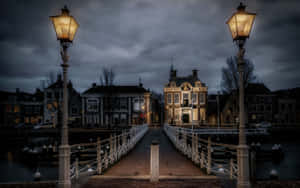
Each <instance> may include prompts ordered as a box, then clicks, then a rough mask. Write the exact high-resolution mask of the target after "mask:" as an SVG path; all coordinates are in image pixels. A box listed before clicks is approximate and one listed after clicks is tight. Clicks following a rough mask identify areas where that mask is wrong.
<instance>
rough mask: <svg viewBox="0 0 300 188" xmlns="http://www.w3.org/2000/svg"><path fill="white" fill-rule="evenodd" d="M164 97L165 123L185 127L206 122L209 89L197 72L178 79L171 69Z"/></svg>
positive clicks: (194, 71) (174, 71)
mask: <svg viewBox="0 0 300 188" xmlns="http://www.w3.org/2000/svg"><path fill="white" fill-rule="evenodd" d="M164 97H165V123H169V124H175V125H180V126H181V125H182V126H184V125H192V124H193V125H199V124H201V123H205V122H206V119H207V118H206V108H207V87H206V86H205V84H204V83H202V82H201V81H200V80H199V79H198V75H197V71H196V70H193V74H192V75H190V76H187V77H177V75H176V70H173V68H171V71H170V79H169V83H168V84H167V85H166V86H165V88H164Z"/></svg>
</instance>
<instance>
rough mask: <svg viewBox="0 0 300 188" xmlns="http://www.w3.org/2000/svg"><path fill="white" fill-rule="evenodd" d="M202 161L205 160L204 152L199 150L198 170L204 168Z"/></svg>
mask: <svg viewBox="0 0 300 188" xmlns="http://www.w3.org/2000/svg"><path fill="white" fill-rule="evenodd" d="M204 160H205V154H204V151H203V150H201V159H200V168H204V167H205V165H204Z"/></svg>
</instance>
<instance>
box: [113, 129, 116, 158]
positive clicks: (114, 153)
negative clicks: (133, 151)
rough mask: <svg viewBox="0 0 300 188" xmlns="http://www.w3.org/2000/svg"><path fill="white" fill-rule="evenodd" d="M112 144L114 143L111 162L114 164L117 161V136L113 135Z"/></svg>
mask: <svg viewBox="0 0 300 188" xmlns="http://www.w3.org/2000/svg"><path fill="white" fill-rule="evenodd" d="M113 143H114V145H113V146H114V152H113V162H115V161H116V160H117V134H114V138H113Z"/></svg>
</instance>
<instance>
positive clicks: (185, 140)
mask: <svg viewBox="0 0 300 188" xmlns="http://www.w3.org/2000/svg"><path fill="white" fill-rule="evenodd" d="M182 137H183V153H184V154H186V150H187V134H186V132H185V131H184V130H182Z"/></svg>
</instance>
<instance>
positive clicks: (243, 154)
mask: <svg viewBox="0 0 300 188" xmlns="http://www.w3.org/2000/svg"><path fill="white" fill-rule="evenodd" d="M237 150H238V168H239V173H240V174H239V175H238V181H237V187H238V188H250V185H251V184H250V178H249V161H248V160H249V151H248V150H249V147H248V146H247V145H239V146H238V147H237Z"/></svg>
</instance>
